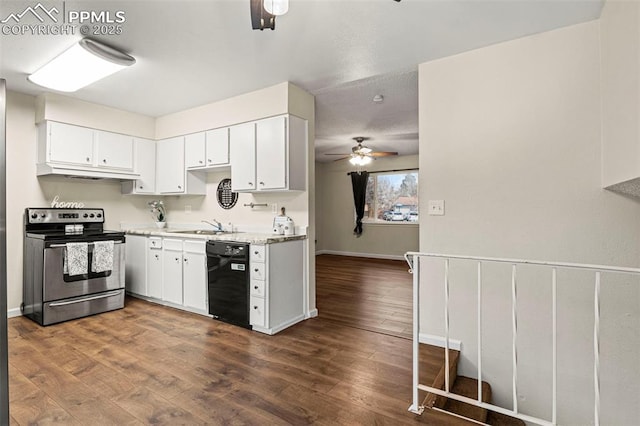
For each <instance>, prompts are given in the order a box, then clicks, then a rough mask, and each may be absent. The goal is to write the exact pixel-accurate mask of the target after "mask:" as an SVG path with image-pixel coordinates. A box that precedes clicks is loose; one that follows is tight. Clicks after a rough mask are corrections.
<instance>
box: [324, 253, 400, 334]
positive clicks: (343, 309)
mask: <svg viewBox="0 0 640 426" xmlns="http://www.w3.org/2000/svg"><path fill="white" fill-rule="evenodd" d="M408 270H409V266H408V265H407V263H406V262H404V261H400V260H383V259H368V258H359V257H347V256H335V255H327V254H325V255H320V256H316V304H317V307H318V311H319V312H320V316H321V317H322V318H324V319H329V320H332V321H335V322H338V323H340V324H343V325H347V326H350V327H357V328H362V329H363V330H370V331H375V332H378V333H384V334H390V335H392V336H398V337H404V338H409V339H410V338H411V333H412V297H413V296H412V291H413V288H412V282H413V281H412V279H413V278H412V275H411V274H410V273H409V272H408Z"/></svg>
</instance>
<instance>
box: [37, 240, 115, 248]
mask: <svg viewBox="0 0 640 426" xmlns="http://www.w3.org/2000/svg"><path fill="white" fill-rule="evenodd" d="M107 241H110V240H107ZM122 243H123V242H122V241H114V242H113V244H122ZM89 244H93V243H89ZM66 246H67V245H66V244H51V245H50V246H49V247H47V248H60V247H66Z"/></svg>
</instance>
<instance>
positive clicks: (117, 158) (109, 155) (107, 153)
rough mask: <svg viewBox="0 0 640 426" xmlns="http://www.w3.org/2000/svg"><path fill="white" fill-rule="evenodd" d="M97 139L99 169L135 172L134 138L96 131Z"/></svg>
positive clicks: (97, 163) (96, 153)
mask: <svg viewBox="0 0 640 426" xmlns="http://www.w3.org/2000/svg"><path fill="white" fill-rule="evenodd" d="M95 138H96V144H95V146H96V150H95V157H96V158H95V160H96V165H97V166H98V167H105V168H109V169H122V170H133V137H131V136H126V135H121V134H119V133H111V132H104V131H101V130H96V131H95Z"/></svg>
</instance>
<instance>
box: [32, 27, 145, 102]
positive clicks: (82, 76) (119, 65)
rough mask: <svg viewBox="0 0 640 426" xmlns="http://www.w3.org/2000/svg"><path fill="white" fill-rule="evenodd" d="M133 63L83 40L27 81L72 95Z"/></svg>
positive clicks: (120, 54) (104, 45)
mask: <svg viewBox="0 0 640 426" xmlns="http://www.w3.org/2000/svg"><path fill="white" fill-rule="evenodd" d="M135 63H136V60H135V59H134V58H133V57H131V56H129V55H127V54H126V53H122V52H120V51H119V50H116V49H114V48H112V47H110V46H107V45H106V44H102V43H99V42H97V41H95V40H90V39H88V38H83V39H82V40H80V41H79V42H78V43H76V44H74V45H73V46H71V47H70V48H69V49H67V50H65V51H64V52H62V54H60V55H58V56H56V57H55V58H54V59H53V60H51V62H49V63H47V64H46V65H44V66H43V67H42V68H40V69H39V70H38V71H36V72H34V73H33V74H31V75H30V76H29V77H28V79H29V81H31V82H32V83H35V84H37V85H39V86H43V87H47V88H49V89H53V90H58V91H60V92H75V91H76V90H78V89H80V88H82V87H84V86H88V85H89V84H91V83H94V82H96V81H98V80H100V79H102V78H105V77H107V76H109V75H111V74H113V73H115V72H117V71H120V70H121V69H123V68H126V67H128V66H130V65H133V64H135Z"/></svg>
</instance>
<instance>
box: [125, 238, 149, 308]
mask: <svg viewBox="0 0 640 426" xmlns="http://www.w3.org/2000/svg"><path fill="white" fill-rule="evenodd" d="M125 253H126V254H125V256H126V257H125V288H126V290H127V291H128V292H129V293H132V294H139V295H140V296H146V295H147V237H145V236H142V235H127V237H126V250H125Z"/></svg>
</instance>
